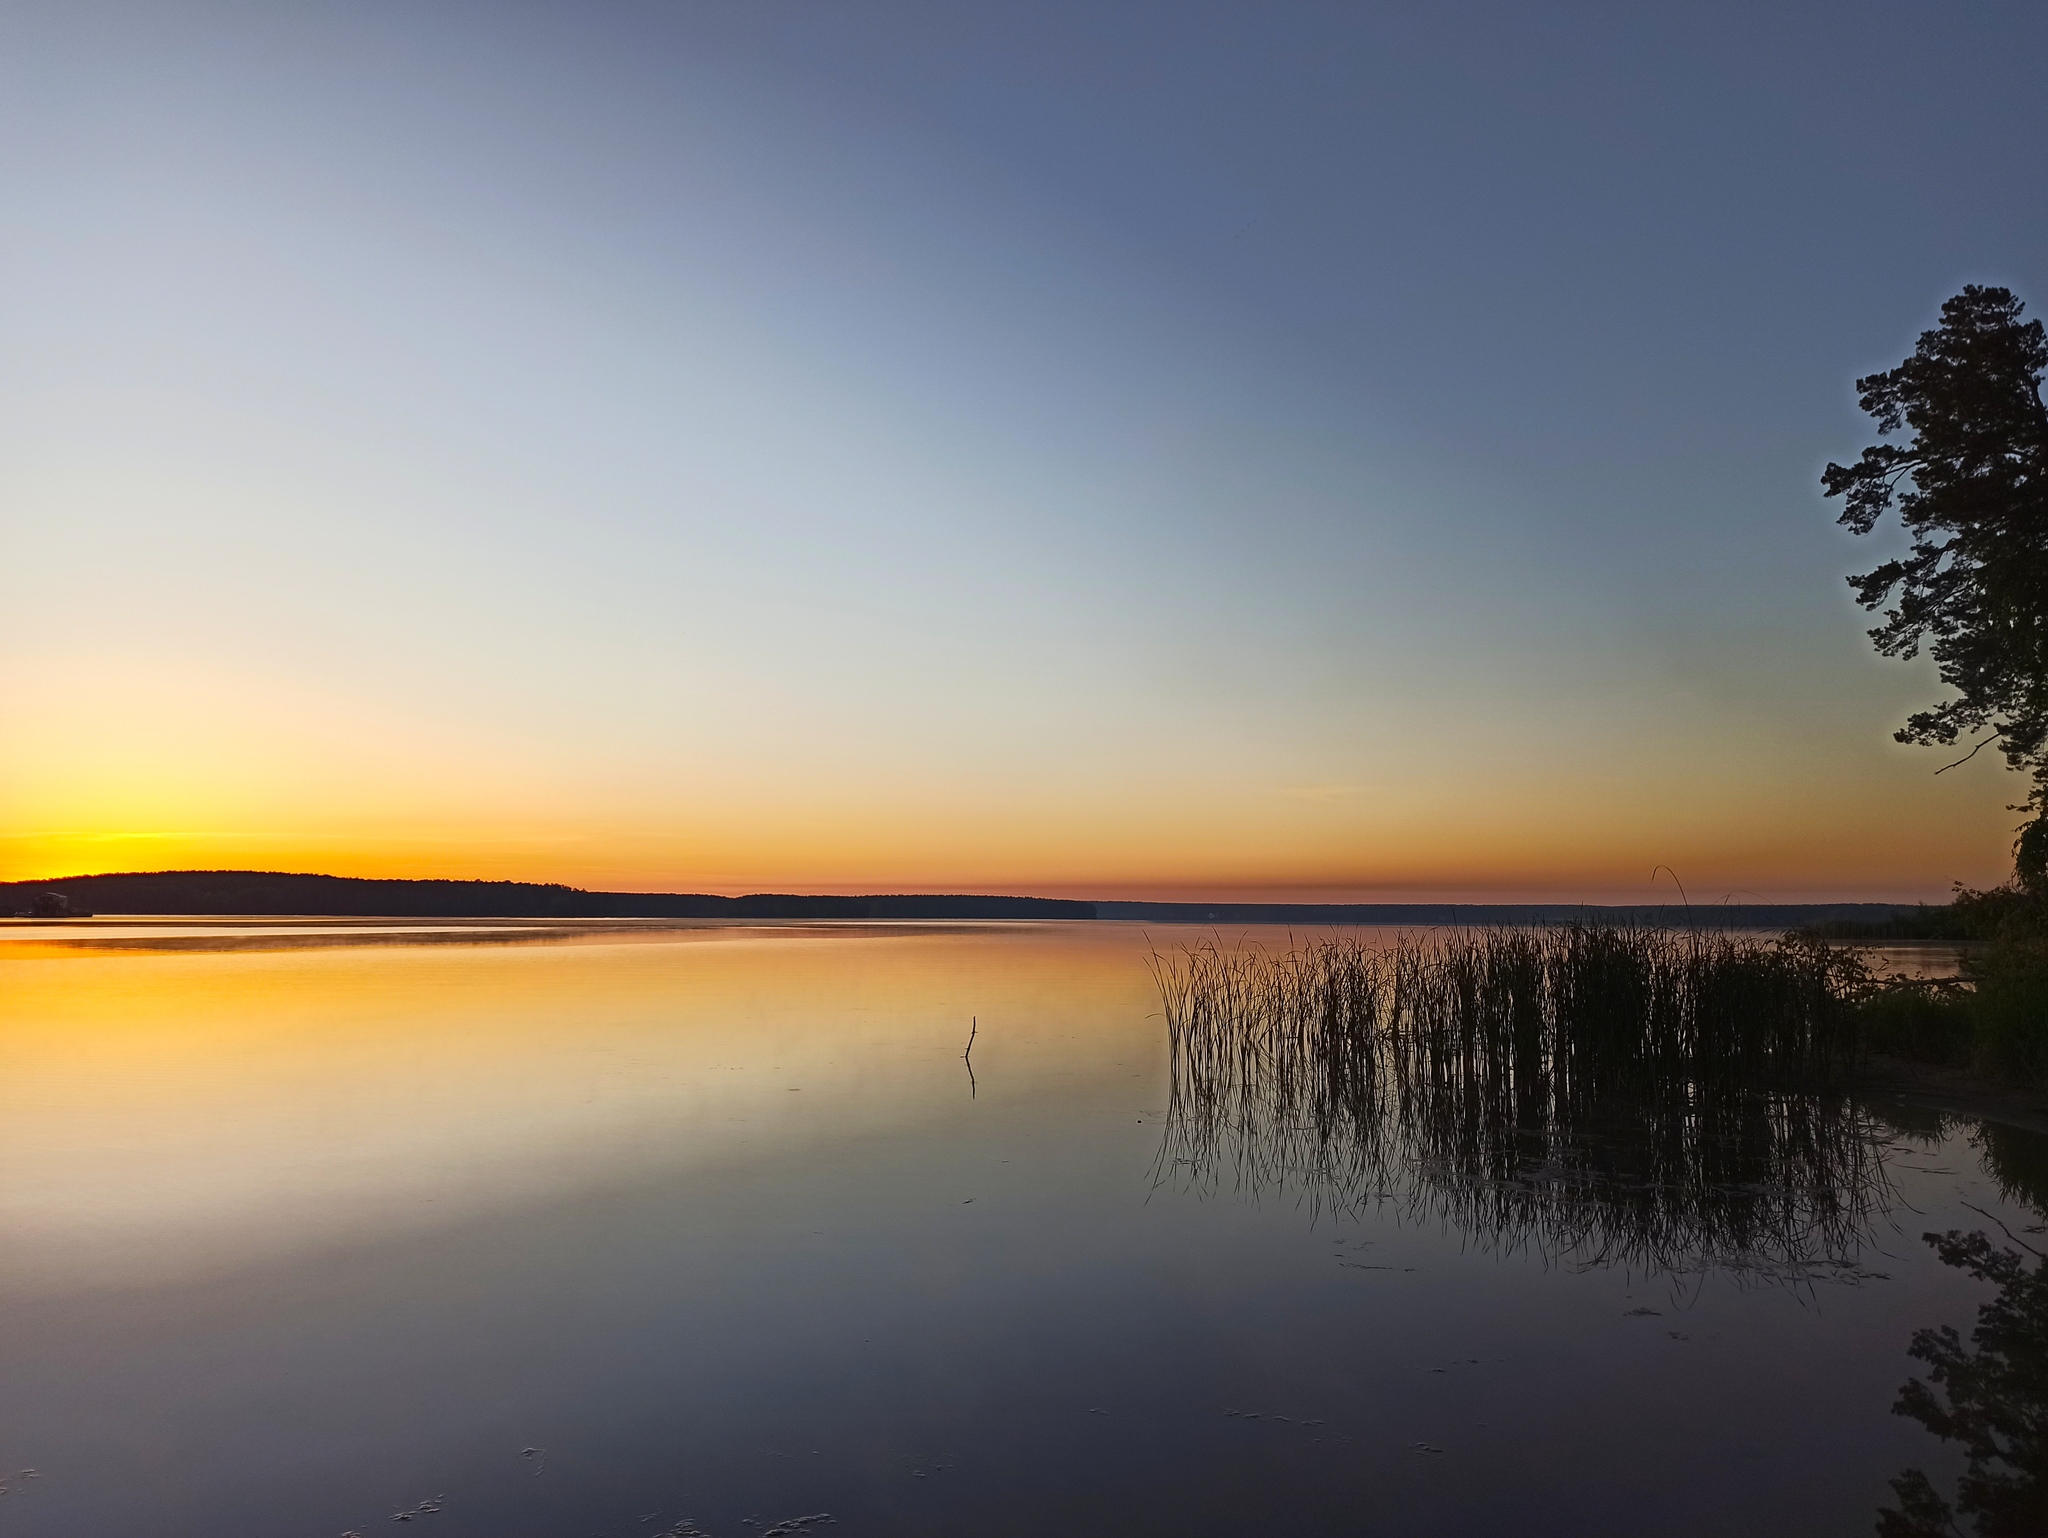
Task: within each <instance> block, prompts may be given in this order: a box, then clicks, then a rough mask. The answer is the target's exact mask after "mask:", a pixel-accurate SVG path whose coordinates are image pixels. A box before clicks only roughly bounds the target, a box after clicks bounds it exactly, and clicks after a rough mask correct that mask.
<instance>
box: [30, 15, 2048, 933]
mask: <svg viewBox="0 0 2048 1538" xmlns="http://www.w3.org/2000/svg"><path fill="white" fill-rule="evenodd" d="M2044 55H2048V9H2043V8H2042V7H2039V6H2038V5H2022V4H2011V5H1993V4H1986V5H1958V6H1945V7H1934V6H1928V5H1925V4H1911V5H1907V4H1884V3H1878V4H1858V5H1853V6H1850V5H1841V6H1827V5H1811V6H1801V7H1785V6H1769V5H1761V4H1759V5H1753V6H1746V5H1740V4H1721V5H1715V6H1712V7H1704V6H1702V7H1675V6H1674V7H1641V6H1620V5H1616V6H1577V5H1562V6H1530V5H1526V4H1519V3H1518V4H1499V5H1460V4H1444V5H1434V6H1428V7H1416V6H1400V7H1396V6H1373V5H1363V4H1312V3H1275V4H1249V3H1240V4H1228V5H1219V4H1210V3H1204V0H1174V3H1162V4H1149V3H1125V0H1088V3H1071V4H1069V3H1058V0H1041V3H1034V4H1032V5H1025V6H997V5H961V4H958V3H952V4H939V3H930V4H925V3H897V0H875V3H856V0H835V3H826V0H744V3H726V0H702V3H661V4H655V3H629V0H618V3H597V4H567V3H557V4H531V3H519V0H491V3H474V4H470V3H450V0H350V3H338V0H311V3H306V4H299V5H291V6H279V5H276V4H215V3H196V0H147V3H133V4H106V3H95V0H65V3H61V4H42V3H19V0H0V552H4V554H0V878H8V879H26V878H33V877H43V876H56V875H60V874H73V873H87V872H93V871H108V870H154V869H176V868H260V869H272V870H318V871H329V872H334V873H337V874H345V875H379V876H457V877H492V878H508V877H509V878H516V879H526V880H541V881H565V882H569V883H572V884H576V885H581V886H593V887H607V888H616V889H633V890H669V891H713V892H743V891H791V890H798V891H933V890H940V891H997V892H1031V893H1042V894H1047V895H1059V896H1079V897H1090V896H1095V897H1139V896H1151V897H1159V898H1172V897H1181V896H1187V897H1198V896H1207V897H1225V896H1234V897H1239V898H1245V899H1257V898H1271V899H1274V900H1355V901H1375V900H1404V899H1412V900H1428V899H1431V898H1464V899H1467V900H1484V899H1491V900H1509V901H1512V900H1518V899H1519V900H1532V901H1539V900H1540V901H1560V900H1561V901H1632V900H1661V899H1664V898H1668V897H1669V896H1670V895H1671V893H1672V891H1673V890H1674V886H1673V878H1674V876H1675V877H1676V879H1677V880H1678V881H1681V882H1683V884H1684V886H1685V888H1686V890H1687V891H1688V893H1689V895H1690V897H1691V899H1692V900H1693V901H1695V902H1700V901H1718V900H1721V899H1723V898H1726V897H1730V896H1733V897H1735V898H1737V899H1738V900H1750V901H1753V900H1759V899H1762V900H1813V899H1837V898H1870V899H1889V900H1913V899H1921V898H1926V899H1940V898H1941V897H1943V896H1945V895H1946V894H1947V892H1948V891H1949V890H1950V887H1951V884H1952V883H1953V882H1955V881H1958V880H1960V881H1966V882H1969V883H1971V884H1978V885H1981V884H1988V883H1991V882H1995V881H1997V880H1999V879H2001V878H2002V877H2003V875H2004V874H2005V872H2006V871H2007V870H2008V869H2009V851H2010V845H2011V838H2012V833H2013V830H2014V827H2015V825H2016V823H2017V821H2018V814H2016V813H2014V812H2012V811H2010V810H2008V803H2011V802H2015V801H2017V800H2019V799H2020V798H2021V796H2022V794H2023V793H2024V786H2023V784H2022V783H2021V781H2020V780H2019V778H2018V777H2017V776H2013V775H2011V774H2009V773H2006V772H2005V771H2004V770H2003V769H2002V768H2001V767H2000V766H1999V764H1998V763H1997V762H1996V761H1995V760H1994V756H1993V755H1988V754H1987V755H1984V756H1982V757H1980V758H1979V759H1978V760H1976V761H1975V762H1973V763H1971V764H1969V765H1967V766H1965V767H1963V768H1960V769H1957V770H1956V771H1954V772H1953V773H1949V774H1943V775H1941V776H1939V777H1937V776H1936V775H1935V773H1934V771H1935V770H1936V769H1937V768H1938V767H1940V765H1941V763H1943V762H1945V761H1946V760H1945V759H1943V758H1942V757H1941V756H1940V755H1939V754H1938V753H1937V752H1936V751H1934V750H1929V749H1917V748H1908V747H1902V746H1900V745H1898V744H1896V743H1894V742H1893V741H1892V740H1891V733H1892V731H1893V730H1894V729H1895V728H1896V726H1897V725H1898V724H1899V722H1900V721H1901V720H1902V718H1903V717H1904V715H1905V714H1906V713H1907V712H1908V711H1909V710H1912V709H1917V708H1924V707H1925V706H1927V705H1929V704H1932V703H1933V702H1934V701H1935V700H1937V699H1939V698H1940V697H1941V694H1940V686H1939V683H1938V681H1937V680H1936V678H1935V677H1934V675H1933V672H1932V670H1931V668H1930V667H1929V666H1928V665H1927V664H1926V663H1925V662H1924V661H1923V662H1920V663H1917V664H1909V663H1901V662H1897V661H1890V660H1886V659H1882V658H1879V657H1877V656H1875V655H1874V654H1873V653H1872V651H1871V649H1870V645H1869V643H1868V641H1867V640H1866V638H1865V635H1864V632H1865V630H1866V629H1867V628H1868V626H1869V625H1870V624H1871V623H1872V618H1871V617H1870V616H1866V615H1865V614H1864V613H1863V612H1862V611H1861V610H1859V609H1858V608H1857V607H1856V605H1855V603H1854V601H1853V599H1852V597H1851V595H1850V592H1849V589H1848V587H1847V584H1846V583H1845V582H1844V581H1843V578H1844V576H1845V575H1846V574H1848V573H1850V572H1854V571H1861V570H1864V569H1866V568H1868V567H1869V566H1872V565H1875V564H1877V562H1878V561H1880V560H1882V559H1884V558H1885V557H1886V556H1888V555H1889V554H1890V553H1892V551H1893V550H1894V549H1895V548H1896V539H1895V538H1894V537H1893V536H1890V535H1880V536H1872V537H1870V538H1867V539H1862V540H1858V539H1856V538H1854V537H1852V536H1851V535H1849V534H1848V533H1847V532H1846V531H1843V530H1841V529H1839V528H1838V527H1836V526H1835V523H1834V517H1835V513H1836V511H1837V510H1838V509H1837V505H1836V504H1833V503H1829V502H1827V501H1825V500H1824V499H1823V498H1822V497H1821V495H1820V491H1819V485H1818V479H1819V474H1820V471H1821V468H1822V467H1823V465H1825V464H1826V463H1827V462H1828V461H1829V460H1830V459H1836V460H1843V461H1846V460H1849V459H1851V458H1853V457H1854V456H1855V454H1857V453H1858V452H1859V451H1860V449H1861V448H1862V447H1863V445H1864V444H1866V443H1868V442H1870V441H1873V438H1872V427H1871V424H1870V423H1869V422H1868V419H1867V418H1865V417H1863V416H1862V415H1861V413H1860V412H1859V411H1858V410H1857V407H1856V402H1855V392H1854V384H1853V382H1854V380H1855V379H1856V377H1857V376H1859V375H1861V374H1865V373H1869V372H1872V371H1874V370H1877V369H1882V368H1886V367H1889V366H1891V365H1892V364H1894V363H1896V362H1897V361H1898V360H1899V359H1900V358H1901V357H1903V356H1905V355H1906V354H1907V353H1908V352H1909V351H1910V350H1911V348H1912V345H1913V340H1914V338H1915V336H1916V335H1917V334H1918V332H1919V331H1920V330H1921V329H1923V328H1925V327H1926V326H1928V325H1930V324H1932V323H1933V321H1934V319H1935V317H1936V314H1937V312H1938V310H1939V307H1940V304H1941V302H1942V300H1943V299H1945V298H1947V297H1948V296H1949V295H1950V294H1952V293H1954V292H1955V291H1956V290H1957V289H1958V288H1960V287H1961V286H1962V285H1963V284H1964V283H1967V282H1989V283H2002V284H2005V285H2008V286H2010V287H2012V288H2014V289H2015V290H2016V291H2017V292H2018V293H2019V294H2020V295H2021V297H2022V298H2024V299H2027V300H2029V301H2030V303H2031V304H2032V306H2033V307H2034V309H2035V311H2036V312H2037V313H2041V312H2043V310H2044V307H2048V281H2044V279H2048V157H2043V156H2042V154H2041V153H2040V146H2041V145H2042V144H2043V143H2044V142H2048V91H2043V90H2042V89H2041V88H2040V83H2039V79H2038V74H2037V70H2036V65H2037V63H2038V60H2039V59H2040V58H2042V57H2043V56H2044ZM1888 539H1889V540H1891V543H1887V540H1888ZM1659 867H1663V869H1659Z"/></svg>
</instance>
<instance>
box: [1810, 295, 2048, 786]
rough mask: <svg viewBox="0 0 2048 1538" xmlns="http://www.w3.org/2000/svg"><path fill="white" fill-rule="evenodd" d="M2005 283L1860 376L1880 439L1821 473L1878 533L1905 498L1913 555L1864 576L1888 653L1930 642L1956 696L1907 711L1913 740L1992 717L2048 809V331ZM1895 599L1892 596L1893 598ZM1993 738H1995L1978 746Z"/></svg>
mask: <svg viewBox="0 0 2048 1538" xmlns="http://www.w3.org/2000/svg"><path fill="white" fill-rule="evenodd" d="M2024 309H2025V306H2024V305H2023V304H2022V303H2021V302H2020V301H2019V300H2018V299H2016V298H2014V297H2013V295H2012V293H2011V292H2010V291H2009V290H2007V289H2003V288H1984V287H1979V286H1977V285H1974V284H1973V285H1971V286H1970V287H1968V288H1965V289H1964V290H1963V291H1962V293H1960V294H1958V295H1957V296H1956V297H1955V298H1953V299H1951V300H1949V301H1948V303H1946V304H1944V305H1943V306H1942V307H1941V324H1940V325H1939V326H1937V327H1935V328H1934V329H1933V330H1932V331H1926V332H1923V333H1921V336H1920V343H1919V346H1918V347H1916V348H1915V349H1914V352H1913V356H1912V357H1910V358H1908V359H1907V360H1906V361H1905V362H1903V363H1901V364H1900V365H1899V366H1898V367H1897V368H1895V369H1892V370H1890V371H1889V372H1887V373H1883V374H1872V375H1870V376H1869V377H1867V378H1864V379H1859V380H1857V381H1856V390H1857V395H1858V398H1859V399H1860V401H1861V403H1862V406H1863V409H1864V410H1865V411H1866V412H1868V413H1869V414H1870V415H1871V416H1872V417H1873V418H1874V419H1875V420H1876V422H1877V428H1878V433H1879V435H1880V437H1883V438H1892V437H1894V436H1895V435H1898V434H1901V433H1904V434H1909V435H1910V436H1909V437H1907V438H1906V439H1905V441H1903V442H1884V443H1877V444H1874V445H1872V446H1871V447H1869V448H1867V449H1865V450H1864V451H1863V456H1862V458H1861V459H1859V460H1857V462H1856V463H1855V464H1853V465H1847V466H1844V465H1835V464H1831V465H1829V466H1828V467H1827V472H1826V474H1825V475H1824V476H1823V477H1822V484H1823V486H1824V487H1825V488H1826V491H1827V494H1828V495H1829V496H1830V497H1835V496H1839V497H1842V498H1843V499H1844V502H1845V505H1844V507H1843V510H1842V516H1841V521H1842V523H1843V524H1845V525H1846V526H1847V527H1848V528H1850V529H1852V530H1854V531H1855V532H1856V533H1858V534H1868V533H1869V532H1870V531H1871V530H1872V529H1874V528H1875V527H1876V526H1877V525H1878V523H1879V521H1880V520H1881V519H1882V518H1883V517H1884V516H1885V515H1886V514H1887V513H1889V512H1891V511H1893V510H1894V509H1896V511H1897V513H1898V515H1899V523H1900V524H1901V526H1902V527H1903V528H1904V530H1905V532H1906V533H1907V535H1908V536H1909V537H1910V539H1911V548H1910V550H1909V551H1908V553H1907V554H1906V555H1904V556H1901V557H1900V558H1898V559H1896V560H1890V561H1886V562H1885V563H1884V564H1882V565H1881V566H1878V567H1877V568H1875V569H1874V570H1872V571H1868V572H1865V573H1864V574H1863V575H1862V576H1859V577H1851V578H1850V579H1849V581H1850V584H1851V585H1852V586H1853V587H1854V588H1855V590H1856V597H1857V600H1858V601H1859V602H1860V603H1861V604H1862V605H1863V606H1864V607H1865V608H1866V609H1880V608H1884V610H1885V614H1884V620H1885V622H1884V623H1883V624H1882V625H1880V626H1878V627H1877V628H1876V629H1874V630H1872V631H1871V632H1870V638H1871V640H1872V641H1874V642H1875V643H1876V645H1877V649H1878V650H1879V651H1880V652H1882V653H1883V654H1884V655H1886V656H1888V657H1915V656H1918V655H1919V654H1920V651H1921V649H1922V648H1923V647H1924V648H1925V649H1926V651H1927V653H1928V655H1929V656H1931V657H1932V658H1933V659H1934V662H1935V664H1936V666H1937V667H1938V668H1939V670H1940V674H1941V680H1942V682H1943V683H1944V684H1946V685H1947V686H1948V687H1949V688H1950V689H1951V690H1953V691H1954V693H1953V696H1952V697H1951V698H1949V699H1947V700H1944V701H1943V702H1942V703H1941V704H1939V705H1937V706H1936V707H1935V708H1933V709H1932V710H1924V711H1919V712H1917V713H1915V714H1914V715H1912V716H1909V717H1908V718H1907V720H1906V724H1905V726H1904V727H1902V728H1901V729H1900V730H1899V732H1898V733H1897V737H1898V740H1899V741H1901V742H1910V743H1927V744H1952V743H1954V742H1955V741H1956V740H1957V739H1958V738H1959V737H1961V736H1963V735H1964V734H1966V733H1968V734H1975V733H1977V732H1980V731H1984V730H1986V729H1988V730H1989V731H1990V732H1991V733H1992V737H1987V738H1985V739H1983V741H1984V743H1988V742H1990V741H1991V740H1993V738H1994V737H1995V739H1996V740H1997V742H1998V744H1999V747H2000V750H2001V751H2002V752H2003V753H2004V754H2005V757H2006V761H2007V763H2008V764H2009V765H2010V766H2011V767H2012V768H2014V769H2019V770H2023V771H2026V772H2028V773H2030V774H2031V775H2032V776H2033V779H2034V790H2033V794H2032V797H2031V804H2032V805H2034V806H2035V807H2036V808H2038V809H2041V810H2043V811H2048V406H2044V405H2043V403H2042V400H2041V376H2042V372H2043V369H2044V368H2048V337H2044V335H2043V332H2042V326H2041V322H2040V321H2038V320H2035V321H2023V320H2022V319H2021V314H2022V312H2023V311H2024ZM1887 604H1890V605H1891V607H1889V608H1885V606H1886V605H1887ZM1980 745H1982V744H1980Z"/></svg>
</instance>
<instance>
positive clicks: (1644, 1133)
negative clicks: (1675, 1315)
mask: <svg viewBox="0 0 2048 1538" xmlns="http://www.w3.org/2000/svg"><path fill="white" fill-rule="evenodd" d="M1153 968H1154V974H1155V977H1156V978H1157V981H1158V984H1159V989H1160V994H1161V997H1162V1000H1163V1003H1164V1006H1165V1014H1166V1022H1167V1035H1168V1042H1169V1054H1170V1061H1169V1088H1168V1096H1169V1105H1168V1117H1167V1125H1166V1133H1165V1138H1164V1141H1163V1145H1162V1148H1161V1152H1160V1156H1159V1164H1158V1167H1157V1170H1156V1174H1157V1176H1158V1178H1160V1179H1161V1180H1163V1181H1164V1182H1166V1183H1168V1184H1171V1185H1175V1186H1179V1187H1182V1188H1189V1189H1194V1190H1197V1191H1214V1190H1218V1189H1221V1188H1224V1187H1226V1186H1227V1187H1229V1188H1231V1189H1234V1190H1236V1191H1237V1192H1239V1193H1240V1194H1243V1195H1247V1196H1253V1197H1271V1196H1282V1197H1292V1198H1294V1199H1296V1200H1299V1201H1302V1202H1304V1203H1306V1204H1307V1205H1309V1206H1310V1207H1312V1208H1314V1209H1317V1210H1329V1211H1336V1212H1348V1213H1357V1212H1359V1211H1361V1210H1362V1209H1365V1208H1378V1207H1384V1206H1386V1205H1388V1204H1392V1205H1393V1206H1394V1207H1395V1208H1396V1209H1397V1210H1399V1211H1401V1212H1402V1213H1404V1214H1405V1215H1407V1216H1411V1217H1413V1218H1416V1219H1431V1218H1433V1219H1437V1220H1442V1221H1447V1222H1450V1223H1452V1224H1454V1225H1456V1226H1457V1227H1458V1228H1460V1229H1461V1230H1463V1231H1464V1232H1465V1233H1466V1234H1467V1235H1468V1236H1469V1237H1471V1238H1472V1239H1474V1240H1475V1241H1477V1242H1480V1243H1482V1244H1489V1245H1497V1246H1501V1247H1505V1248H1510V1249H1523V1248H1527V1249H1531V1250H1534V1251H1536V1252H1538V1253H1540V1254H1542V1255H1544V1256H1546V1257H1548V1258H1550V1259H1553V1260H1556V1261H1559V1262H1561V1263H1565V1264H1570V1265H1579V1266H1609V1265H1624V1266H1629V1267H1632V1268H1639V1269H1645V1270H1654V1271H1691V1270H1700V1269H1705V1268H1717V1269H1723V1270H1730V1271H1736V1272H1742V1273H1748V1274H1752V1275H1757V1276H1768V1277H1774V1278H1795V1279H1796V1278H1801V1277H1811V1276H1815V1275H1822V1274H1825V1275H1833V1276H1844V1275H1850V1276H1853V1275H1854V1274H1855V1268H1856V1259H1857V1256H1858V1254H1859V1253H1860V1251H1861V1249H1862V1248H1863V1242H1864V1236H1865V1235H1866V1233H1867V1232H1868V1230H1869V1228H1870V1226H1871V1224H1872V1223H1873V1221H1874V1220H1876V1219H1877V1218H1878V1217H1879V1216H1881V1215H1882V1213H1883V1212H1884V1211H1885V1210H1886V1207H1887V1204H1888V1200H1889V1196H1890V1183H1889V1181H1888V1179H1887V1176H1886V1171H1885V1165H1884V1156H1883V1147H1884V1143H1885V1138H1884V1137H1883V1136H1882V1135H1881V1129H1879V1128H1877V1127H1875V1126H1874V1125H1873V1124H1872V1123H1871V1121H1870V1120H1869V1119H1868V1117H1867V1116H1866V1115H1865V1113H1864V1112H1863V1111H1862V1110H1861V1109H1860V1108H1859V1106H1858V1105H1857V1103H1856V1102H1855V1101H1854V1100H1853V1099H1852V1098H1851V1097H1849V1096H1848V1095H1847V1094H1846V1093H1844V1092H1843V1091H1842V1089H1841V1088H1840V1087H1839V1083H1840V1079H1841V1075H1842V1070H1844V1069H1845V1068H1846V1067H1847V1066H1848V1064H1849V1062H1850V1061H1851V1059H1852V1056H1853V1048H1854V1040H1853V1029H1852V1025H1851V1019H1850V1015H1849V1012H1848V1009H1847V1008H1846V1004H1845V997H1846V987H1847V983H1848V981H1849V979H1847V978H1846V976H1845V975H1844V972H1843V968H1842V965H1841V963H1840V962H1839V961H1838V960H1837V959H1836V958H1834V957H1832V956H1830V955H1829V954H1828V953H1826V952H1824V951H1819V950H1816V949H1808V948H1803V947H1798V946H1784V945H1769V944H1765V943H1763V942H1760V941H1756V940H1752V939H1747V938H1743V937H1738V936H1728V935H1688V934H1673V933H1668V932H1658V931H1621V930H1605V929H1594V928H1580V927H1574V928H1567V929H1558V930H1548V931H1540V930H1537V931H1505V932H1482V933H1476V934H1474V933H1467V934H1462V935H1455V936H1445V937H1419V938H1418V937H1406V938H1403V939H1401V940H1400V941H1398V942H1397V943H1395V944H1394V945H1393V946H1391V947H1390V948H1379V947H1374V946H1370V945H1367V944H1364V943H1361V942H1359V941H1357V940H1328V941H1320V942H1314V943H1310V944H1306V945H1302V946H1299V947H1296V948H1293V949H1290V950H1286V951H1278V952H1275V951H1268V950H1265V949H1263V948H1258V947H1247V948H1238V949H1228V948H1224V947H1221V946H1218V945H1214V944H1209V945H1202V946H1196V947H1190V948H1187V949H1184V950H1182V951H1180V952H1178V953H1176V954H1173V955H1167V956H1159V955H1155V956H1154V958H1153Z"/></svg>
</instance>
